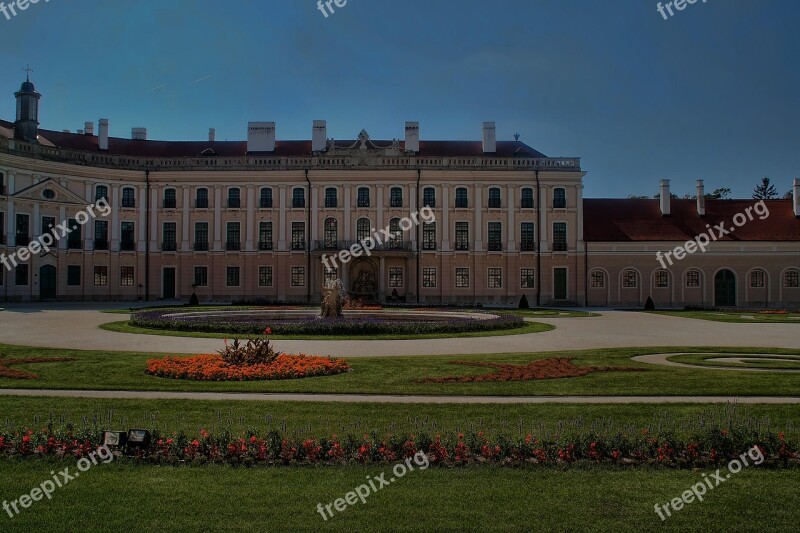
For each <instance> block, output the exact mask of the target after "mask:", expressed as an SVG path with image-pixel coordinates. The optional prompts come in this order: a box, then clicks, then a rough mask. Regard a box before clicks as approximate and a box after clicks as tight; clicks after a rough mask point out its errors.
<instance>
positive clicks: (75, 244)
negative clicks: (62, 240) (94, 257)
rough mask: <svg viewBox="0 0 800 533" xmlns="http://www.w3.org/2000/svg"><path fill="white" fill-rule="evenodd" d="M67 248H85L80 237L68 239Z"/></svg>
mask: <svg viewBox="0 0 800 533" xmlns="http://www.w3.org/2000/svg"><path fill="white" fill-rule="evenodd" d="M67 249H69V250H83V241H81V240H78V239H68V240H67Z"/></svg>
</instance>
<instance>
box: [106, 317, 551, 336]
mask: <svg viewBox="0 0 800 533" xmlns="http://www.w3.org/2000/svg"><path fill="white" fill-rule="evenodd" d="M100 329H104V330H106V331H113V332H116V333H133V334H137V335H158V336H162V337H196V338H202V339H229V338H231V337H234V335H233V334H231V333H202V332H195V331H169V330H163V329H151V328H140V327H137V326H131V325H130V324H129V323H128V321H127V320H125V321H121V322H109V323H107V324H101V325H100ZM553 329H556V328H555V326H552V325H550V324H542V323H539V322H525V325H524V326H522V327H519V328H514V329H500V330H492V331H472V332H467V333H431V334H426V335H396V334H385V335H272V336H271V337H270V338H272V339H273V340H278V341H280V340H301V341H370V340H384V341H385V340H425V339H452V338H470V337H502V336H506V335H526V334H528V333H541V332H543V331H550V330H553Z"/></svg>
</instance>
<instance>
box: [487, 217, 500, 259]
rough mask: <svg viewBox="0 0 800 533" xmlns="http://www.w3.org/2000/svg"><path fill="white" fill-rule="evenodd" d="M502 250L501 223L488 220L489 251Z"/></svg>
mask: <svg viewBox="0 0 800 533" xmlns="http://www.w3.org/2000/svg"><path fill="white" fill-rule="evenodd" d="M502 250H503V224H502V223H500V222H489V251H490V252H500V251H502Z"/></svg>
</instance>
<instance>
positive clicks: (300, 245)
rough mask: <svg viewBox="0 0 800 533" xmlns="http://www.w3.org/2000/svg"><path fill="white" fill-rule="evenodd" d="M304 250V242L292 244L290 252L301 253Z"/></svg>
mask: <svg viewBox="0 0 800 533" xmlns="http://www.w3.org/2000/svg"><path fill="white" fill-rule="evenodd" d="M305 249H306V243H304V242H293V243H292V250H295V251H302V250H305Z"/></svg>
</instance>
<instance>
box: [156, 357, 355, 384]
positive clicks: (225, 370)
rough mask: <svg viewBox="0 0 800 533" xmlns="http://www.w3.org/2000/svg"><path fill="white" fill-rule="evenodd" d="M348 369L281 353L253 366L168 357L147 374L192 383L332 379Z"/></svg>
mask: <svg viewBox="0 0 800 533" xmlns="http://www.w3.org/2000/svg"><path fill="white" fill-rule="evenodd" d="M348 370H350V365H348V364H347V362H345V361H344V360H342V359H331V358H330V357H319V356H311V355H287V354H279V355H278V356H277V357H275V359H274V360H273V361H271V362H269V363H260V364H252V365H236V364H230V363H227V362H225V360H224V359H223V358H222V356H221V355H195V356H191V357H165V358H164V359H151V360H149V361H148V362H147V373H148V374H150V375H153V376H158V377H162V378H171V379H187V380H193V381H256V380H273V379H299V378H306V377H312V376H332V375H334V374H341V373H343V372H347V371H348Z"/></svg>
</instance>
